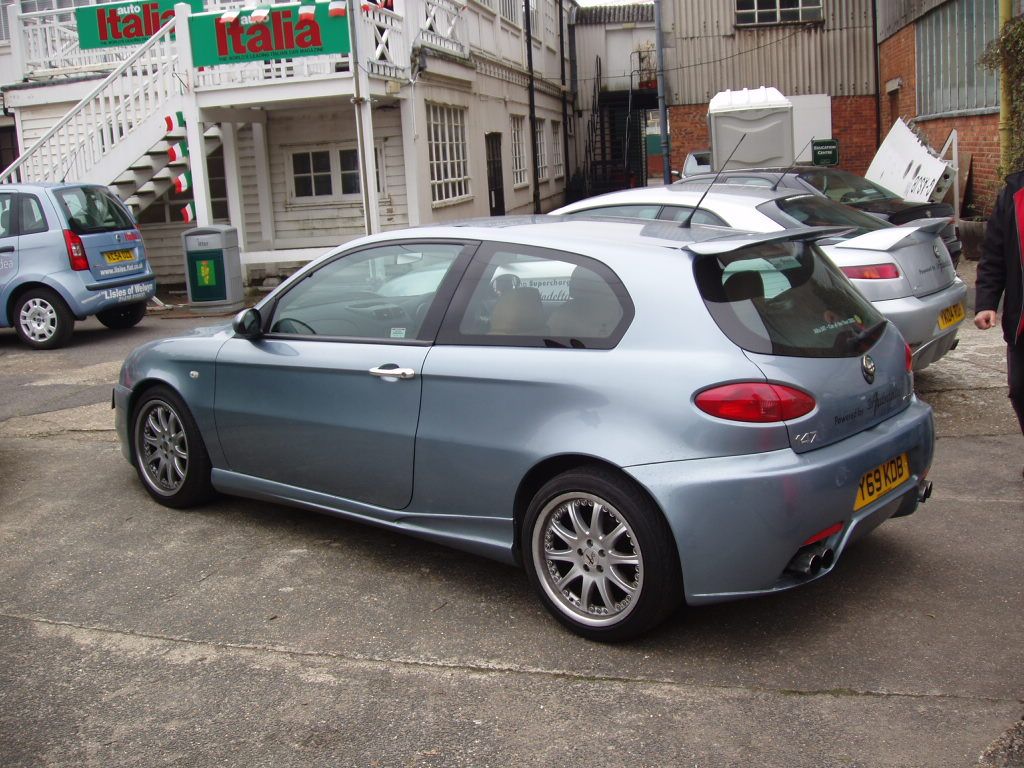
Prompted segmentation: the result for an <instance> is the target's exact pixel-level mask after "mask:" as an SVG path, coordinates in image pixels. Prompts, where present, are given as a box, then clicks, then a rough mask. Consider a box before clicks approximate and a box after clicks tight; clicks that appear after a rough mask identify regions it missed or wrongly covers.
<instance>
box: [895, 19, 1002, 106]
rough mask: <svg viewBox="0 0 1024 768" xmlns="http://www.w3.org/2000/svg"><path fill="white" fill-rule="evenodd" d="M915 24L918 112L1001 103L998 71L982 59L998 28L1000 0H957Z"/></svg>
mask: <svg viewBox="0 0 1024 768" xmlns="http://www.w3.org/2000/svg"><path fill="white" fill-rule="evenodd" d="M914 26H915V37H916V40H915V43H916V49H917V54H916V55H917V112H918V114H919V115H922V116H925V115H949V114H957V113H963V112H975V111H993V110H995V109H996V108H997V107H998V106H999V77H998V75H997V73H995V72H989V71H988V70H987V69H985V68H984V67H982V66H980V65H979V64H978V57H979V56H981V54H982V52H983V51H984V50H985V46H987V45H988V43H989V42H990V41H991V40H992V39H993V38H994V37H995V36H996V34H997V30H998V28H999V4H998V2H997V0H970V2H965V1H964V0H954V2H951V3H946V4H945V5H942V6H940V7H938V8H936V9H935V10H934V11H932V12H931V13H929V14H927V15H926V16H924V17H922V18H921V19H918V21H917V24H915V25H914Z"/></svg>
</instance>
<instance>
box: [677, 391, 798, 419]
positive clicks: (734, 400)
mask: <svg viewBox="0 0 1024 768" xmlns="http://www.w3.org/2000/svg"><path fill="white" fill-rule="evenodd" d="M695 402H696V403H697V407H698V408H700V409H701V410H702V411H704V413H707V414H710V415H712V416H717V417H718V418H720V419H728V420H729V421H748V422H755V423H758V424H768V423H771V422H775V421H788V420H789V419H798V418H800V417H801V416H804V415H805V414H808V413H810V412H811V411H813V410H814V398H813V397H811V396H810V395H809V394H807V393H806V392H801V391H800V390H799V389H794V388H793V387H787V386H785V385H783V384H767V383H765V382H759V381H744V382H739V383H737V384H723V385H722V386H720V387H712V388H711V389H705V390H704V391H703V392H701V393H700V394H699V395H697V397H696V398H695Z"/></svg>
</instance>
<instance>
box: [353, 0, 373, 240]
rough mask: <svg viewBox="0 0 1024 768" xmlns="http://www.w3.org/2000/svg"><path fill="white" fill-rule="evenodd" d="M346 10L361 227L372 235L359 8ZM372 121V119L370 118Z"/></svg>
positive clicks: (355, 6)
mask: <svg viewBox="0 0 1024 768" xmlns="http://www.w3.org/2000/svg"><path fill="white" fill-rule="evenodd" d="M346 7H347V10H348V37H349V40H350V41H351V50H350V51H349V55H348V68H349V72H351V73H352V103H353V104H354V105H355V108H356V152H357V153H358V155H359V188H360V191H361V192H362V196H363V227H364V228H365V229H366V234H368V235H372V234H374V226H373V211H372V210H371V208H370V174H369V168H368V167H367V163H366V156H367V153H366V150H365V144H366V137H365V136H364V135H363V109H364V108H366V106H367V104H366V98H365V97H364V96H363V93H362V90H363V89H362V82H361V81H362V77H361V72H360V61H359V43H358V42H357V41H358V37H359V35H358V32H359V30H358V29H357V28H356V24H357V23H358V22H357V21H356V18H357V17H356V12H357V11H358V10H359V6H358V5H356V4H355V2H354V0H348V2H347V3H346ZM371 119H372V118H371ZM370 157H371V158H372V157H373V152H372V151H371V152H370Z"/></svg>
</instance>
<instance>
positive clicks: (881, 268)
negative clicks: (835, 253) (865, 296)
mask: <svg viewBox="0 0 1024 768" xmlns="http://www.w3.org/2000/svg"><path fill="white" fill-rule="evenodd" d="M840 269H841V270H843V274H844V275H846V276H847V277H849V278H850V279H851V280H894V279H896V278H897V277H899V276H900V271H899V269H898V268H897V267H896V265H895V264H866V265H865V266H862V267H840Z"/></svg>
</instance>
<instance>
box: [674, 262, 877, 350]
mask: <svg viewBox="0 0 1024 768" xmlns="http://www.w3.org/2000/svg"><path fill="white" fill-rule="evenodd" d="M694 275H695V277H696V280H697V287H698V289H699V290H700V294H701V296H702V297H703V299H704V303H705V305H706V306H707V308H708V310H709V311H710V313H711V316H712V317H713V318H714V320H715V322H716V323H717V324H718V327H719V328H721V329H722V332H723V333H725V335H726V336H728V337H729V339H731V340H732V342H733V343H734V344H736V345H737V346H739V347H741V348H742V349H745V350H747V351H750V352H758V353H762V354H772V355H782V356H787V357H855V356H857V355H860V354H863V353H864V352H865V351H866V350H867V349H869V348H870V347H871V346H872V345H873V344H874V342H875V341H876V340H877V338H878V336H879V335H881V332H882V330H883V329H884V327H885V322H884V320H883V318H882V316H881V315H880V314H879V313H878V311H877V310H875V308H874V307H872V306H871V304H870V303H869V302H868V301H867V300H866V299H865V298H863V297H862V296H861V295H860V294H859V293H858V292H857V290H856V289H855V288H854V287H853V286H852V285H851V284H850V282H849V281H848V280H847V279H846V278H845V277H843V275H842V273H840V272H839V270H838V269H837V268H836V267H835V266H833V264H832V263H831V262H830V261H829V260H828V258H827V257H826V256H824V254H822V253H821V251H820V250H819V249H818V247H817V246H815V245H813V244H808V243H802V242H783V243H762V244H758V245H755V246H751V247H749V248H744V249H742V250H739V251H733V252H731V253H726V254H717V255H714V256H702V257H698V259H697V261H696V262H695V264H694Z"/></svg>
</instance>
